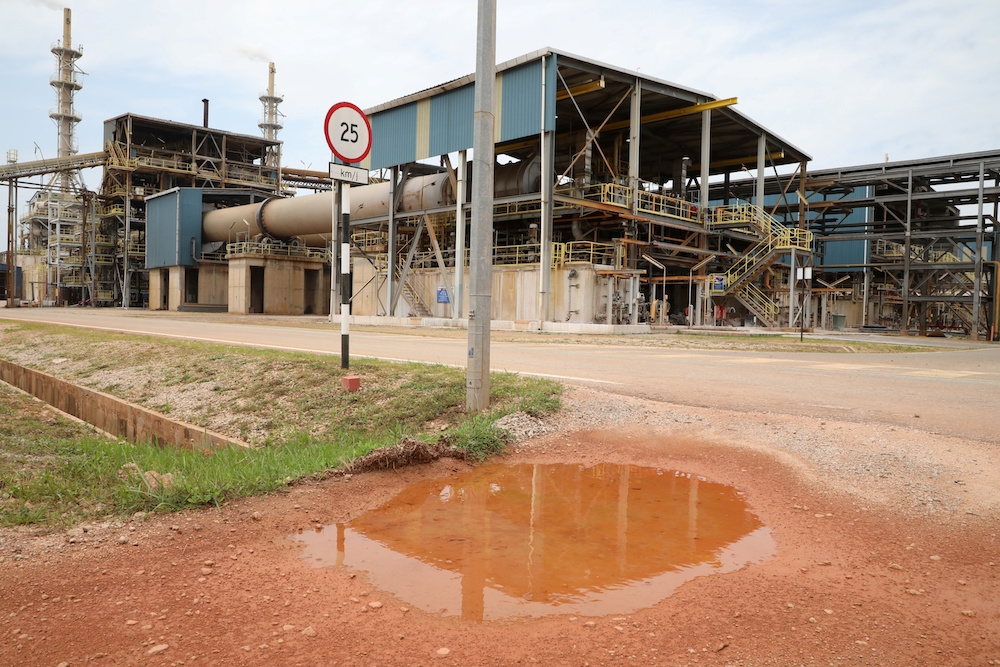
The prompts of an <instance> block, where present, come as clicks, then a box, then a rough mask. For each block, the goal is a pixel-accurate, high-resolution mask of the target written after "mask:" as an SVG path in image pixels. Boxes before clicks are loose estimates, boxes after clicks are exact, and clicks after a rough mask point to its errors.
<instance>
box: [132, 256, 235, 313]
mask: <svg viewBox="0 0 1000 667" xmlns="http://www.w3.org/2000/svg"><path fill="white" fill-rule="evenodd" d="M149 284H150V297H149V302H150V303H153V297H152V293H153V292H152V286H153V280H152V278H150V281H149ZM198 303H203V304H210V305H215V306H224V305H226V304H227V303H229V267H228V266H227V265H225V264H199V265H198Z"/></svg>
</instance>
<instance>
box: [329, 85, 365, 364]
mask: <svg viewBox="0 0 1000 667" xmlns="http://www.w3.org/2000/svg"><path fill="white" fill-rule="evenodd" d="M323 129H324V132H325V134H326V143H327V144H328V145H329V146H330V151H331V152H332V153H333V154H334V155H335V156H336V157H338V158H339V159H340V160H341V161H342V162H345V163H346V164H336V163H334V162H332V161H331V162H330V178H331V179H333V180H334V182H335V183H336V190H337V199H336V201H337V202H338V203H339V204H340V218H341V219H340V224H341V228H340V234H339V236H340V367H341V368H350V367H351V358H350V319H351V317H350V315H351V186H350V184H351V183H356V184H358V185H367V184H368V170H367V169H361V168H358V167H352V166H349V165H353V164H357V163H359V162H361V161H362V160H364V159H365V158H366V157H368V153H369V151H371V148H372V126H371V123H369V122H368V117H367V116H366V115H365V112H364V111H362V110H361V109H360V108H358V106H357V105H355V104H351V103H350V102H338V103H337V104H334V105H333V106H332V107H330V110H329V111H328V112H327V114H326V121H325V122H324V124H323ZM332 227H333V231H336V229H337V220H336V219H334V220H333V225H332ZM330 268H331V269H333V267H332V266H331V267H330ZM330 279H331V280H332V279H333V274H332V271H331V275H330ZM330 301H331V304H330V307H331V309H332V307H333V303H332V301H333V299H330Z"/></svg>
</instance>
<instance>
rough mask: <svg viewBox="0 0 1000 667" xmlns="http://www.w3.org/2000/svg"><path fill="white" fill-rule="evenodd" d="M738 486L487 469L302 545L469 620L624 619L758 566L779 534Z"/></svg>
mask: <svg viewBox="0 0 1000 667" xmlns="http://www.w3.org/2000/svg"><path fill="white" fill-rule="evenodd" d="M741 495H742V494H740V493H739V492H737V491H736V490H735V489H734V488H732V487H730V486H725V485H722V484H716V483H713V482H708V481H705V480H704V479H703V478H698V477H692V476H691V475H690V474H687V473H682V472H675V471H669V470H661V469H656V468H642V467H638V466H629V465H612V464H600V465H596V466H593V467H590V468H584V467H583V466H579V465H567V464H554V465H539V464H518V465H513V466H507V465H500V464H495V465H484V466H481V467H479V468H476V469H475V470H473V471H471V472H468V473H463V474H457V475H453V476H452V477H449V478H444V479H435V480H428V481H425V482H420V483H418V484H414V485H412V486H409V487H407V488H406V489H404V490H403V491H402V492H401V493H400V494H399V495H398V496H396V497H395V498H394V499H392V500H391V501H389V502H388V503H386V504H385V505H383V506H381V507H379V508H377V509H373V510H370V511H368V512H366V513H365V514H363V515H361V516H359V517H358V518H356V519H354V520H353V521H350V522H349V523H346V524H336V526H330V527H328V528H327V529H325V530H324V529H317V530H316V531H315V532H311V533H310V532H307V533H305V534H302V535H296V536H295V539H297V540H299V541H301V542H303V543H305V549H304V551H303V557H304V558H307V559H310V560H313V561H314V562H316V563H317V565H336V566H348V567H351V568H355V569H359V570H365V571H367V572H368V573H369V574H370V577H371V580H372V582H373V583H374V584H375V585H377V586H378V587H379V588H381V589H383V590H386V591H389V592H391V593H393V594H394V595H396V596H397V597H399V598H400V599H402V600H405V601H406V602H407V603H409V604H412V605H413V606H416V607H419V608H421V609H424V610H426V611H429V612H443V613H445V614H449V615H460V616H461V617H462V618H465V619H469V620H483V619H498V618H506V617H510V616H544V615H547V614H588V615H603V614H615V613H618V614H622V613H629V612H632V611H635V610H636V609H641V608H643V607H648V606H651V605H653V604H656V603H657V602H659V601H660V600H662V599H664V598H665V597H667V596H669V595H670V594H671V593H672V592H673V591H674V590H675V589H676V588H677V587H678V586H680V585H681V584H682V583H684V582H686V581H688V580H690V579H693V578H695V577H698V576H703V575H708V574H716V573H721V572H730V571H733V570H737V569H739V568H741V567H743V566H744V565H745V564H747V563H752V562H760V561H763V560H765V559H766V558H768V557H770V556H771V555H772V554H773V553H774V550H775V544H774V540H773V539H772V537H771V531H770V529H768V528H766V527H764V526H763V525H762V524H761V522H760V520H759V519H758V518H757V517H756V516H754V515H753V514H752V513H751V512H750V511H749V509H748V507H747V504H746V503H745V502H744V501H743V499H742V498H741Z"/></svg>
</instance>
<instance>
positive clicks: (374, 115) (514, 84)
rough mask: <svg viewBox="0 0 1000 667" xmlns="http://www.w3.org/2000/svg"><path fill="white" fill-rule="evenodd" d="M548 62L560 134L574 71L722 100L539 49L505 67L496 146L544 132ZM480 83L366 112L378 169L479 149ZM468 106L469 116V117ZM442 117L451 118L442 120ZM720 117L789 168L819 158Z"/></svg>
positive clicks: (459, 83)
mask: <svg viewBox="0 0 1000 667" xmlns="http://www.w3.org/2000/svg"><path fill="white" fill-rule="evenodd" d="M543 57H546V58H547V62H546V69H547V70H549V69H551V71H550V72H547V73H546V74H547V76H546V98H547V100H546V102H547V103H546V116H547V119H546V121H547V122H546V126H547V127H546V129H555V111H556V104H555V100H556V92H557V90H556V89H557V76H556V73H557V71H561V70H563V69H566V68H569V69H571V70H572V69H575V70H578V71H582V72H592V73H597V74H598V75H600V76H602V77H607V78H610V79H614V80H616V81H619V82H621V83H624V84H627V85H632V84H633V83H634V82H635V81H637V80H638V81H639V82H640V85H641V86H642V89H643V90H644V91H649V92H650V93H653V94H654V95H662V96H666V97H667V98H673V99H675V100H678V101H680V102H681V103H682V104H684V103H687V104H698V103H702V102H709V101H715V100H717V99H718V98H716V97H715V96H714V95H711V94H709V93H705V92H702V91H699V90H696V89H694V88H689V87H684V86H680V85H678V84H675V83H672V82H670V81H667V80H665V79H658V78H655V77H650V76H647V75H645V74H639V73H638V72H634V71H630V70H627V69H623V68H619V67H615V66H613V65H607V64H605V63H602V62H600V61H596V60H590V59H587V58H582V57H580V56H576V55H573V54H571V53H568V52H565V51H559V50H556V49H552V48H545V49H539V50H537V51H533V52H531V53H528V54H525V55H523V56H520V57H518V58H514V59H512V60H508V61H506V62H504V63H501V64H499V65H498V66H497V79H498V83H497V87H496V90H495V93H494V101H495V108H494V114H495V115H496V120H497V125H496V130H497V131H496V134H495V140H496V141H498V142H501V141H503V142H505V141H510V140H512V139H517V138H521V137H526V136H530V135H533V134H537V133H539V132H540V129H541V82H542V73H541V60H542V58H543ZM557 68H558V70H557ZM474 84H475V75H474V74H469V75H466V76H464V77H460V78H458V79H453V80H451V81H448V82H445V83H443V84H441V85H438V86H433V87H431V88H427V89H424V90H421V91H418V92H416V93H413V94H411V95H407V96H404V97H400V98H397V99H395V100H391V101H389V102H386V103H384V104H380V105H377V106H374V107H370V108H369V109H366V110H365V113H366V114H368V115H369V117H370V118H371V119H372V125H373V132H374V134H375V135H376V137H379V136H381V137H382V141H381V142H379V140H378V138H376V140H375V141H376V146H378V144H382V149H381V150H379V149H377V148H375V147H373V150H372V157H371V165H370V166H371V168H372V169H379V168H382V167H388V166H394V165H398V164H403V163H404V162H407V161H412V160H414V159H420V157H422V156H423V153H424V151H423V150H421V149H422V148H423V147H424V146H426V150H427V156H433V155H440V154H443V153H445V152H450V151H453V150H462V149H465V148H470V147H471V146H472V137H471V124H472V108H473V106H474V104H472V99H473V96H474V92H473V90H474ZM446 96H447V97H446ZM452 96H457V97H452ZM441 98H445V99H446V101H438V100H440V99H441ZM423 100H431V106H430V119H429V125H428V126H427V127H426V128H424V127H423V126H421V128H422V129H423V131H425V132H426V133H427V135H428V136H427V137H426V138H423V137H422V138H421V140H420V141H418V138H417V131H418V128H417V124H416V115H415V114H416V103H417V102H421V101H423ZM459 104H461V105H463V106H462V111H459V106H458V105H459ZM465 105H468V106H467V107H466V106H465ZM466 108H468V109H469V111H465V109H466ZM406 109H410V111H408V112H403V111H401V110H406ZM397 113H409V114H413V118H414V120H413V122H412V124H411V125H410V126H405V125H404V124H402V123H398V122H397V121H398V120H399V118H397V117H396V116H395V114H397ZM439 113H440V114H444V115H443V116H439ZM713 113H715V114H719V115H720V116H721V117H722V118H724V119H726V120H727V121H728V123H729V126H730V127H731V128H734V127H735V128H739V127H743V128H744V129H745V130H746V131H747V133H748V134H750V135H760V134H765V135H766V136H767V137H768V143H769V145H770V146H772V147H776V148H780V150H782V151H783V152H784V153H785V154H786V160H785V161H786V162H788V161H793V160H794V161H801V160H806V161H808V160H810V159H812V158H811V157H810V156H809V155H808V154H806V153H805V152H804V151H802V150H800V149H798V148H796V147H795V146H794V145H792V144H791V143H789V142H788V141H786V140H784V139H782V138H781V137H779V136H778V135H777V134H775V133H774V132H771V131H770V130H768V129H767V128H765V127H763V126H762V125H760V124H759V123H756V122H755V121H753V120H751V119H750V118H748V117H747V116H745V115H743V114H742V113H740V112H739V111H737V110H736V109H734V108H732V107H725V108H721V109H717V110H715V111H714V112H713ZM388 114H392V117H391V118H392V120H391V122H390V119H389V117H386V118H383V117H384V116H387V115H388ZM460 114H467V115H466V118H468V120H467V121H466V120H461V119H459V115H460ZM407 117H408V116H407ZM718 117H719V116H717V118H718ZM452 122H455V123H457V124H458V125H457V126H456V127H450V126H449V124H450V123H452ZM383 123H385V125H384V131H387V132H389V134H388V135H384V134H382V132H383ZM467 128H468V129H467ZM407 132H408V133H407ZM390 142H391V143H393V144H396V145H395V146H394V147H393V148H390V147H389V146H387V145H386V144H388V143H390ZM411 144H412V145H413V149H412V151H411V150H410V148H409V145H411ZM418 146H419V148H418Z"/></svg>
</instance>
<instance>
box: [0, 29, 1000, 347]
mask: <svg viewBox="0 0 1000 667" xmlns="http://www.w3.org/2000/svg"><path fill="white" fill-rule="evenodd" d="M52 53H53V54H54V56H55V58H56V61H57V70H56V71H57V74H56V76H54V77H53V78H52V80H51V85H52V87H53V88H54V89H55V91H56V98H57V105H56V107H55V109H54V110H53V111H52V112H51V114H50V115H51V117H52V118H53V119H54V120H55V122H56V124H57V128H58V149H59V150H58V156H57V157H56V158H54V159H49V160H36V161H31V162H20V161H18V160H17V156H16V155H15V154H13V153H8V156H7V164H6V165H3V166H0V181H3V182H4V183H5V184H6V186H7V187H8V189H9V192H10V202H11V205H10V207H9V210H8V229H9V233H8V237H9V239H10V242H9V247H8V250H7V253H6V255H5V259H4V261H2V262H0V264H3V266H4V268H5V271H6V278H7V279H6V281H5V290H6V292H5V294H6V298H7V303H8V306H9V307H11V306H19V307H29V306H40V307H43V306H68V305H79V306H87V307H90V306H92V307H118V308H149V309H153V310H171V311H178V310H180V311H219V312H229V313H243V314H247V313H263V314H276V315H309V314H312V315H331V309H332V313H333V314H334V315H336V314H337V313H338V312H339V311H340V309H341V307H340V303H339V302H340V300H339V296H338V298H336V299H335V298H333V295H334V294H337V295H339V294H340V287H339V286H338V285H337V283H338V281H340V280H341V276H340V271H339V264H340V259H339V258H338V257H337V253H338V252H339V250H340V248H339V246H340V243H342V242H343V241H344V239H340V238H338V233H337V229H336V228H335V224H334V221H335V219H336V218H335V215H334V212H335V210H336V208H337V206H338V205H339V202H337V201H336V196H335V189H334V187H333V181H332V179H331V178H330V174H329V172H327V171H311V170H303V169H291V168H288V167H286V166H283V158H284V156H283V154H282V142H281V141H280V139H279V138H278V137H279V134H280V130H281V129H282V121H281V119H282V118H283V116H282V114H281V113H280V112H279V106H280V104H281V103H282V101H283V100H282V97H281V96H279V95H277V94H276V92H275V76H276V71H277V70H276V67H275V65H274V64H273V63H271V64H270V65H269V67H268V71H267V75H268V78H267V89H266V90H265V91H264V92H263V93H262V94H261V95H260V102H261V104H262V110H263V111H262V119H261V122H260V124H259V129H260V134H256V135H250V134H241V133H236V132H232V131H228V130H221V129H217V128H212V127H210V124H209V107H208V104H209V102H208V100H205V101H204V104H205V109H204V123H203V124H202V125H190V124H185V123H178V122H173V121H170V120H164V119H159V118H151V117H145V116H140V115H136V114H132V113H128V112H123V113H122V114H121V115H119V116H117V117H115V118H110V119H108V120H106V121H104V145H103V146H100V147H95V148H98V149H99V150H96V151H93V152H79V151H78V147H77V145H76V139H75V133H74V128H75V126H76V125H77V124H78V123H79V122H80V120H81V118H80V116H79V115H78V114H77V113H76V111H75V109H74V102H73V100H74V95H75V94H76V93H77V92H79V91H80V90H81V88H82V84H81V81H80V78H79V76H78V72H79V70H78V67H77V65H76V62H77V60H78V59H80V58H81V57H82V51H81V49H79V48H74V47H73V46H72V35H71V16H70V11H69V10H68V9H67V10H65V12H64V24H63V38H62V41H61V42H58V43H57V44H56V46H54V47H53V48H52ZM474 80H475V77H474V76H472V75H469V76H465V77H462V78H460V79H456V80H453V81H448V82H445V83H442V84H440V85H437V86H434V87H432V88H429V89H426V90H422V91H418V92H414V93H412V94H410V95H407V96H405V97H401V98H399V99H395V100H391V101H387V102H385V103H383V104H380V105H378V106H374V107H371V108H369V109H365V110H364V113H365V115H366V116H367V118H368V120H369V122H370V124H371V128H372V137H373V140H372V146H371V152H370V154H369V155H368V156H367V157H366V158H365V159H364V161H362V162H361V163H360V165H359V166H360V167H362V168H363V169H365V170H367V172H368V184H367V185H355V186H352V187H351V189H350V239H349V243H350V266H351V271H350V274H349V278H347V279H348V280H350V286H351V289H350V294H351V299H350V315H351V318H352V321H353V322H356V323H364V324H383V323H384V324H407V325H420V326H451V327H462V326H467V321H468V310H469V294H468V289H467V287H466V286H467V285H468V280H469V278H468V271H469V269H468V267H469V257H468V243H467V239H468V238H469V235H470V230H469V224H470V220H469V211H470V201H471V197H470V194H469V193H470V189H469V188H468V187H467V184H468V183H469V181H470V178H471V164H472V163H471V162H470V160H469V158H470V154H469V151H470V150H471V149H472V137H473V89H474ZM495 90H496V92H495V101H494V115H495V133H494V142H495V152H496V156H497V163H496V165H495V174H496V180H495V196H494V204H493V219H494V239H493V274H492V275H493V278H492V285H493V290H492V294H493V297H492V313H491V314H490V315H491V319H492V326H493V327H494V328H509V329H521V330H531V331H567V332H573V331H577V332H608V333H612V332H614V333H620V332H643V331H655V330H661V329H663V328H666V327H678V326H682V327H701V328H706V327H717V328H718V327H727V328H757V329H773V330H780V329H786V328H794V329H796V330H798V329H800V328H804V329H845V328H861V329H864V330H871V331H901V332H904V333H905V332H911V331H912V332H919V333H920V334H934V333H938V332H941V333H957V334H967V335H969V336H970V337H972V338H973V339H986V340H998V339H1000V331H998V327H997V322H998V314H1000V313H998V308H1000V299H998V294H997V283H998V271H1000V262H998V261H997V257H996V251H995V248H996V247H997V241H998V238H997V236H998V231H1000V227H998V224H997V216H998V202H1000V150H994V151H984V152H980V153H971V154H962V155H949V156H942V157H931V158H927V159H921V160H912V161H906V162H888V161H887V162H885V163H881V164H870V165H860V166H850V167H844V168H838V169H824V170H821V171H811V170H809V169H808V165H809V162H810V160H811V156H810V155H809V154H807V153H806V152H805V151H804V150H803V149H801V148H799V147H797V146H795V145H794V144H792V143H791V142H789V141H787V140H785V139H783V138H782V137H781V136H779V135H778V134H777V133H775V132H774V131H772V130H770V129H768V128H765V127H763V126H762V125H760V124H759V123H758V122H756V121H755V120H753V119H751V118H749V117H747V116H746V115H744V114H742V113H741V112H740V111H739V110H738V108H737V107H738V105H737V98H735V97H730V98H717V97H715V96H713V95H709V94H707V93H704V92H700V91H698V90H696V89H694V88H689V87H686V86H682V85H679V84H676V83H671V82H668V81H665V80H662V79H658V78H655V77H653V76H649V75H647V74H639V73H637V72H634V71H629V70H626V69H622V68H619V67H616V66H614V65H609V64H605V63H601V62H597V61H595V60H592V59H589V58H586V57H582V56H578V55H573V54H570V53H566V52H563V51H560V50H557V49H551V48H544V49H540V50H538V51H535V52H532V53H528V54H525V55H523V56H521V57H518V58H516V59H514V60H510V61H508V62H504V63H501V64H498V65H497V68H496V88H495ZM733 92H738V91H733ZM308 122H310V123H314V122H315V121H314V119H310V120H309V121H308ZM94 167H100V168H101V169H103V176H102V180H101V184H100V187H99V188H98V189H97V190H96V191H90V190H87V189H86V188H84V187H83V185H82V183H81V180H80V178H79V177H78V173H79V170H81V169H85V168H94ZM37 176H43V177H45V178H46V179H47V180H46V181H45V185H44V187H41V188H40V189H38V190H37V191H34V192H33V194H31V196H30V198H27V199H26V201H25V202H24V205H23V207H20V208H21V210H18V209H19V207H18V205H17V202H18V197H19V194H18V190H19V187H20V186H19V181H23V180H24V179H27V178H29V177H37ZM331 267H338V268H337V269H335V270H331Z"/></svg>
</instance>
